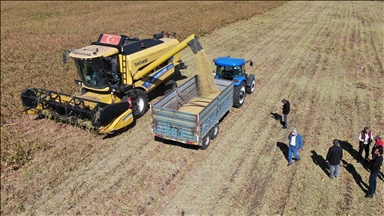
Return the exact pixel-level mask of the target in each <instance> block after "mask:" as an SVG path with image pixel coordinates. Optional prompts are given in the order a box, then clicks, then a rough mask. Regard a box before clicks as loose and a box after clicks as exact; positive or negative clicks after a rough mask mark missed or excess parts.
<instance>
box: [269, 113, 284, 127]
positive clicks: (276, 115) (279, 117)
mask: <svg viewBox="0 0 384 216" xmlns="http://www.w3.org/2000/svg"><path fill="white" fill-rule="evenodd" d="M271 117H272V118H274V119H275V120H278V121H279V122H280V124H281V125H283V126H284V122H283V117H282V116H281V115H280V114H277V113H271Z"/></svg>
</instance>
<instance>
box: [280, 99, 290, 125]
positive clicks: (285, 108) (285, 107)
mask: <svg viewBox="0 0 384 216" xmlns="http://www.w3.org/2000/svg"><path fill="white" fill-rule="evenodd" d="M281 102H283V106H282V107H281V108H282V109H283V115H284V126H283V128H284V129H285V128H287V127H288V114H289V111H291V104H290V103H289V101H288V100H287V99H285V98H284V99H283V100H281Z"/></svg>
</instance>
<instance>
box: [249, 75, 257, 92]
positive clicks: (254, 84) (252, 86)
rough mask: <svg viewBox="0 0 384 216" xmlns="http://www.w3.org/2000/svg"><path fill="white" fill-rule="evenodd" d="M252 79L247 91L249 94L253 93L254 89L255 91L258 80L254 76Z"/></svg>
mask: <svg viewBox="0 0 384 216" xmlns="http://www.w3.org/2000/svg"><path fill="white" fill-rule="evenodd" d="M251 79H252V81H251V85H250V86H247V93H248V94H252V93H253V91H255V86H256V81H255V78H254V77H253V76H252V77H251Z"/></svg>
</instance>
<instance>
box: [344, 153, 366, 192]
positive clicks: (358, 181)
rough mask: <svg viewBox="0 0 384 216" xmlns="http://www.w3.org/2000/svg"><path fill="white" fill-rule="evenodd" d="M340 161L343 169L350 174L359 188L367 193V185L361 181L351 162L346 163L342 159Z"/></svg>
mask: <svg viewBox="0 0 384 216" xmlns="http://www.w3.org/2000/svg"><path fill="white" fill-rule="evenodd" d="M341 161H342V162H343V164H344V167H345V169H346V170H347V171H348V172H349V173H351V174H352V176H353V178H354V179H355V182H356V184H357V185H358V186H359V187H360V188H361V190H362V191H363V192H364V193H368V188H369V186H368V185H367V184H366V183H365V182H364V181H363V179H362V178H361V176H360V174H359V173H357V171H356V168H355V167H354V166H353V165H352V164H349V163H347V162H346V161H345V160H344V159H343V160H341Z"/></svg>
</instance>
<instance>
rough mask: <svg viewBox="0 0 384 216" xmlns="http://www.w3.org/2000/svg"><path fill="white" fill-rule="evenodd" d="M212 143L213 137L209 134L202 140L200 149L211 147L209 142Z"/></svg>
mask: <svg viewBox="0 0 384 216" xmlns="http://www.w3.org/2000/svg"><path fill="white" fill-rule="evenodd" d="M210 143H211V137H210V136H209V134H207V135H206V136H205V137H204V139H202V140H201V141H200V149H201V150H205V149H207V148H208V147H209V144H210Z"/></svg>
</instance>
